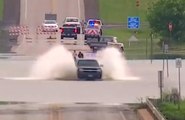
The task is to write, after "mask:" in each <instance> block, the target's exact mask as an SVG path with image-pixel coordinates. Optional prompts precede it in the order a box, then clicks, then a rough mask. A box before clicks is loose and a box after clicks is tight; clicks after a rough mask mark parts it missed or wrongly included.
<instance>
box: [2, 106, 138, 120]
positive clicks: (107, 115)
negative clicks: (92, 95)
mask: <svg viewBox="0 0 185 120" xmlns="http://www.w3.org/2000/svg"><path fill="white" fill-rule="evenodd" d="M8 108H12V109H11V110H10V109H9V110H7V109H8ZM18 111H19V112H18ZM3 113H4V114H3ZM5 113H6V114H5ZM131 114H132V115H131ZM127 118H128V119H127ZM0 119H2V120H12V119H13V120H25V119H26V120H33V119H34V120H76V119H80V120H102V119H106V120H113V119H114V120H130V119H132V120H137V119H136V115H133V109H132V108H130V106H128V105H99V104H89V105H88V104H76V105H75V104H73V105H56V104H55V105H29V104H28V105H9V106H1V109H0Z"/></svg>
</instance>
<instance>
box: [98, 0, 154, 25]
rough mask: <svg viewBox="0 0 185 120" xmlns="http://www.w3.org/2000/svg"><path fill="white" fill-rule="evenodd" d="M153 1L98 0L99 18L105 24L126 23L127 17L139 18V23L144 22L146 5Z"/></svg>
mask: <svg viewBox="0 0 185 120" xmlns="http://www.w3.org/2000/svg"><path fill="white" fill-rule="evenodd" d="M151 1H153V0H140V6H139V7H136V0H99V5H100V18H101V19H102V20H103V21H104V22H105V23H126V22H127V17H128V16H140V18H141V22H146V21H147V20H146V12H147V8H148V4H149V3H150V2H151Z"/></svg>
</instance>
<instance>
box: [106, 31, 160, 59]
mask: <svg viewBox="0 0 185 120" xmlns="http://www.w3.org/2000/svg"><path fill="white" fill-rule="evenodd" d="M103 34H104V35H111V36H116V37H117V38H118V41H119V42H122V43H123V44H124V47H125V55H126V58H127V59H146V58H149V57H150V56H151V54H150V53H151V52H150V51H151V42H150V41H151V39H150V37H149V30H148V29H143V30H139V31H137V32H136V33H135V34H134V31H132V30H126V29H105V30H104V33H103ZM132 35H134V36H135V37H136V38H137V39H138V41H137V42H130V44H129V38H130V37H131V36H132ZM158 42H159V39H156V38H155V39H154V40H153V50H155V52H154V54H156V53H160V52H161V50H160V47H159V46H158V45H157V43H158Z"/></svg>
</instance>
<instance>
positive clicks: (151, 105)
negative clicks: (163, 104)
mask: <svg viewBox="0 0 185 120" xmlns="http://www.w3.org/2000/svg"><path fill="white" fill-rule="evenodd" d="M146 104H147V106H148V108H149V109H150V110H151V111H152V113H153V114H154V115H155V117H156V118H157V120H166V118H165V117H164V116H163V115H162V114H161V113H160V112H159V111H158V110H157V109H156V107H155V106H154V105H153V104H152V102H151V101H150V100H149V99H148V98H147V99H146Z"/></svg>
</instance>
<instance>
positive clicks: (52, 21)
mask: <svg viewBox="0 0 185 120" xmlns="http://www.w3.org/2000/svg"><path fill="white" fill-rule="evenodd" d="M44 23H45V24H56V21H55V20H46V21H45V22H44Z"/></svg>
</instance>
